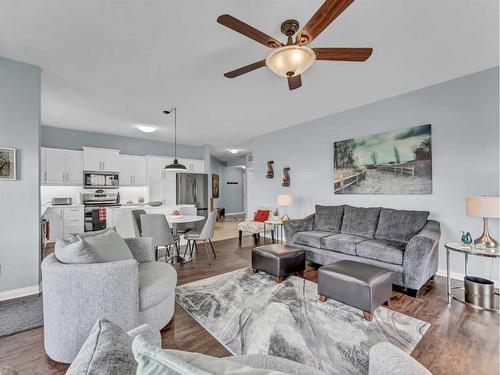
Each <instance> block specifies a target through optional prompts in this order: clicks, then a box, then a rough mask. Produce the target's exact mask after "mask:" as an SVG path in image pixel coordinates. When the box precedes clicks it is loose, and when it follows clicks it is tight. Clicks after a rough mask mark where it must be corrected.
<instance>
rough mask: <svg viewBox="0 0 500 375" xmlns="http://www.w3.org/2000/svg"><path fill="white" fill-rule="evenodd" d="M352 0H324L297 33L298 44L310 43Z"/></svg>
mask: <svg viewBox="0 0 500 375" xmlns="http://www.w3.org/2000/svg"><path fill="white" fill-rule="evenodd" d="M353 1H354V0H326V1H325V2H324V3H323V5H321V7H320V8H319V9H318V10H317V11H316V13H314V15H313V16H312V17H311V19H310V20H309V21H308V22H307V23H306V25H305V26H304V27H303V28H302V30H301V31H300V32H299V33H298V34H297V42H298V43H300V44H309V43H311V42H312V41H313V40H314V39H315V38H316V37H317V36H318V35H319V34H321V32H322V31H323V30H324V29H326V27H327V26H328V25H329V24H331V23H332V22H333V20H335V18H337V17H338V16H339V15H340V14H341V13H342V12H343V11H344V10H346V9H347V7H348V6H349V5H351V3H352V2H353Z"/></svg>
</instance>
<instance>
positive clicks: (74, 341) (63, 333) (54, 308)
mask: <svg viewBox="0 0 500 375" xmlns="http://www.w3.org/2000/svg"><path fill="white" fill-rule="evenodd" d="M124 240H125V242H126V244H127V245H128V247H129V248H130V250H131V252H132V255H133V257H134V259H128V260H123V261H116V262H107V263H87V264H65V263H61V262H60V261H59V260H58V259H57V258H56V256H55V254H51V255H49V256H48V257H46V258H45V259H44V260H43V262H42V282H43V317H44V340H45V351H46V352H47V355H48V356H49V357H50V358H52V359H53V360H55V361H57V362H62V363H71V362H72V361H73V359H74V358H75V356H76V355H77V353H78V351H79V350H80V348H81V346H82V344H83V343H84V342H85V339H86V338H87V336H88V335H89V332H90V330H91V328H92V326H93V325H94V323H95V321H96V320H97V318H98V317H100V316H105V317H107V318H108V319H110V320H111V321H113V322H115V323H116V324H119V325H120V326H121V327H123V328H124V329H126V330H130V329H132V328H134V327H137V326H138V325H139V324H143V323H147V324H149V326H151V327H152V328H153V329H154V330H156V331H159V330H160V329H162V328H163V327H164V326H165V325H167V324H168V322H169V321H170V319H171V318H172V315H173V313H174V306H175V301H174V293H175V286H176V283H177V272H176V271H175V269H174V268H173V267H172V266H171V265H169V264H166V263H161V262H155V261H154V260H155V251H154V248H153V239H152V238H147V237H142V238H126V239H124Z"/></svg>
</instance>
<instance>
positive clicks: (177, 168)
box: [163, 107, 187, 172]
mask: <svg viewBox="0 0 500 375" xmlns="http://www.w3.org/2000/svg"><path fill="white" fill-rule="evenodd" d="M172 112H174V162H173V163H172V164H169V165H166V166H165V168H164V169H165V170H167V171H172V172H186V171H187V168H186V166H185V165H182V164H180V163H179V161H178V160H177V108H175V107H174V108H172V109H171V110H170V111H163V113H165V114H166V115H169V114H170V113H172Z"/></svg>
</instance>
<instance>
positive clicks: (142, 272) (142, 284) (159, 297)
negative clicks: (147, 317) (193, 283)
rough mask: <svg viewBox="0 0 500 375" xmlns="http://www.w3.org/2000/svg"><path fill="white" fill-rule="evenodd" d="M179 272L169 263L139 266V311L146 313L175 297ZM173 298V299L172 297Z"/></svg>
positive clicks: (149, 263)
mask: <svg viewBox="0 0 500 375" xmlns="http://www.w3.org/2000/svg"><path fill="white" fill-rule="evenodd" d="M176 284H177V272H176V271H175V268H174V267H172V266H171V265H170V264H168V263H162V262H147V263H140V264H139V310H141V311H144V310H146V309H148V308H150V307H151V306H154V305H156V304H158V303H160V302H161V301H163V300H165V299H166V298H167V297H168V296H169V295H173V293H174V289H175V285H176ZM172 298H173V297H172Z"/></svg>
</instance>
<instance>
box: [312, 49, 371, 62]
mask: <svg viewBox="0 0 500 375" xmlns="http://www.w3.org/2000/svg"><path fill="white" fill-rule="evenodd" d="M313 51H314V52H316V60H333V61H366V60H367V59H368V58H369V57H370V56H371V54H372V52H373V49H372V48H313Z"/></svg>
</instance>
